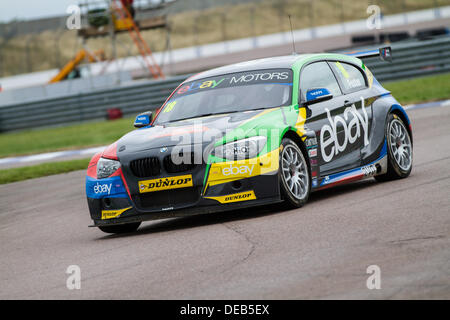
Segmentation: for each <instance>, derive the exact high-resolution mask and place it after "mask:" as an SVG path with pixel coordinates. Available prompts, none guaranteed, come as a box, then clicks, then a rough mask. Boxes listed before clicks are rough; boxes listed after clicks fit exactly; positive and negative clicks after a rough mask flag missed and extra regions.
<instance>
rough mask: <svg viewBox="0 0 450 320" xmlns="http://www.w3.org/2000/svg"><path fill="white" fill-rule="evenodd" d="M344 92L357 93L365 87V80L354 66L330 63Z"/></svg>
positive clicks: (343, 63) (337, 62)
mask: <svg viewBox="0 0 450 320" xmlns="http://www.w3.org/2000/svg"><path fill="white" fill-rule="evenodd" d="M330 64H331V66H332V68H333V70H334V71H335V72H336V74H337V75H338V77H339V80H340V81H341V83H342V85H343V89H344V90H345V91H346V92H351V91H358V90H361V89H364V88H366V87H367V85H366V78H365V77H364V75H363V74H362V72H361V71H360V70H359V69H358V68H357V67H355V66H352V65H351V64H348V63H345V62H339V61H335V62H330Z"/></svg>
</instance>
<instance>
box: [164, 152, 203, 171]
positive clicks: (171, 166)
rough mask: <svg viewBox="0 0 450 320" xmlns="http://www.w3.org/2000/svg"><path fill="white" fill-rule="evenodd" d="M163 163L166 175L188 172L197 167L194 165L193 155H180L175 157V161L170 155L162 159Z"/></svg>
mask: <svg viewBox="0 0 450 320" xmlns="http://www.w3.org/2000/svg"><path fill="white" fill-rule="evenodd" d="M174 160H175V161H174ZM163 162H164V169H166V171H167V172H168V173H180V172H185V171H190V170H193V169H194V168H195V167H196V166H197V165H196V164H195V155H194V153H189V154H187V155H186V156H183V154H182V153H181V154H180V155H179V157H177V158H176V159H173V158H172V155H169V156H166V157H165V158H164V160H163ZM180 162H181V163H180ZM185 162H187V163H185Z"/></svg>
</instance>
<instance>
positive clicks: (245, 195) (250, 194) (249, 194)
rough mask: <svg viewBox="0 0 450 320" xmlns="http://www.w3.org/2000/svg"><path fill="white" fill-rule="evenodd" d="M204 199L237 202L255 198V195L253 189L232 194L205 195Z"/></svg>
mask: <svg viewBox="0 0 450 320" xmlns="http://www.w3.org/2000/svg"><path fill="white" fill-rule="evenodd" d="M205 199H212V200H216V201H219V202H220V203H232V202H239V201H248V200H256V195H255V192H254V191H253V190H251V191H245V192H239V193H234V194H229V195H226V196H220V197H205Z"/></svg>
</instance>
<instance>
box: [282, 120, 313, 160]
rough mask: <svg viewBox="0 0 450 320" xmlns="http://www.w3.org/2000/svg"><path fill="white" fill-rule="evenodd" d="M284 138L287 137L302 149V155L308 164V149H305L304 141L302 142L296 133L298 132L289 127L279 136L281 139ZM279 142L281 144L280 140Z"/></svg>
mask: <svg viewBox="0 0 450 320" xmlns="http://www.w3.org/2000/svg"><path fill="white" fill-rule="evenodd" d="M284 138H289V139H291V140H292V141H294V142H295V144H296V145H297V146H298V147H299V148H300V150H302V152H303V155H304V156H305V159H306V160H307V163H308V166H309V156H308V151H307V149H306V145H305V143H304V142H303V140H302V138H301V137H300V136H299V135H298V133H297V132H296V131H294V130H293V129H292V128H290V129H288V130H287V131H286V132H285V133H284V134H283V136H282V137H281V140H283V139H284ZM280 144H281V141H280Z"/></svg>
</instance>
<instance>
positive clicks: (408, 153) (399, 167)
mask: <svg viewBox="0 0 450 320" xmlns="http://www.w3.org/2000/svg"><path fill="white" fill-rule="evenodd" d="M386 140H387V147H388V148H387V149H388V150H387V152H388V170H387V172H386V173H385V174H382V175H379V176H375V179H376V180H377V181H389V180H395V179H402V178H406V177H407V176H409V174H410V173H411V169H412V152H413V149H412V143H411V137H410V136H409V132H408V130H407V129H406V126H405V124H404V123H403V121H402V119H400V118H399V117H398V116H397V115H395V114H392V113H391V114H390V115H389V117H388V122H387V125H386Z"/></svg>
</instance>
